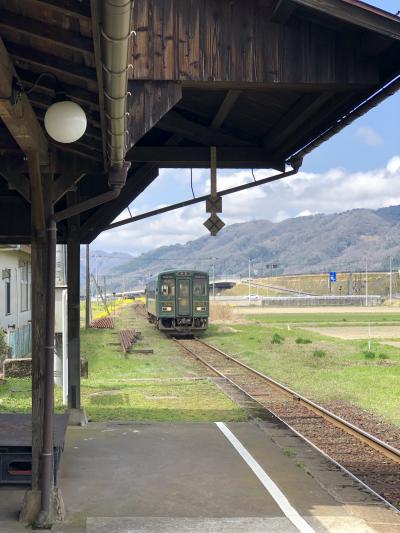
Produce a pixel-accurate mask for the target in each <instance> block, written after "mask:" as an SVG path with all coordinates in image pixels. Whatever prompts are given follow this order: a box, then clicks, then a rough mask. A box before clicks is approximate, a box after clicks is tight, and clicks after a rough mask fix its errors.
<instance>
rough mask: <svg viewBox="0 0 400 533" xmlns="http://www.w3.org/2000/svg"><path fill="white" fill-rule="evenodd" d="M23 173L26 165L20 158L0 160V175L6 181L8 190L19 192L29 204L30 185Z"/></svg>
mask: <svg viewBox="0 0 400 533" xmlns="http://www.w3.org/2000/svg"><path fill="white" fill-rule="evenodd" d="M25 172H26V164H25V161H23V160H22V158H21V157H18V158H16V157H8V158H3V159H2V164H1V170H0V174H1V175H2V176H3V178H4V179H5V180H6V181H7V183H8V188H9V189H11V190H15V191H17V192H19V194H20V195H21V196H22V197H23V198H24V199H25V200H26V201H27V202H30V199H31V191H30V183H29V180H28V178H27V177H26V176H25V174H24V173H25Z"/></svg>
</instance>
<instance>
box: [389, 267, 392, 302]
mask: <svg viewBox="0 0 400 533" xmlns="http://www.w3.org/2000/svg"><path fill="white" fill-rule="evenodd" d="M389 303H390V305H392V258H390V259H389Z"/></svg>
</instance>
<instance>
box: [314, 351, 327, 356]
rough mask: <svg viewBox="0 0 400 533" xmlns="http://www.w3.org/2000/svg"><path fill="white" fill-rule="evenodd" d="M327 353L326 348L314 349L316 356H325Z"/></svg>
mask: <svg viewBox="0 0 400 533" xmlns="http://www.w3.org/2000/svg"><path fill="white" fill-rule="evenodd" d="M325 355H326V351H325V350H314V351H313V356H314V357H320V358H321V357H325Z"/></svg>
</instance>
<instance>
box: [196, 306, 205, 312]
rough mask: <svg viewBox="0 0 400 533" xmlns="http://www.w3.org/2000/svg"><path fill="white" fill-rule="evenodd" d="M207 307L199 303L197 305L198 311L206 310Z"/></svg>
mask: <svg viewBox="0 0 400 533" xmlns="http://www.w3.org/2000/svg"><path fill="white" fill-rule="evenodd" d="M205 310H206V308H205V307H202V306H201V305H197V306H196V311H205Z"/></svg>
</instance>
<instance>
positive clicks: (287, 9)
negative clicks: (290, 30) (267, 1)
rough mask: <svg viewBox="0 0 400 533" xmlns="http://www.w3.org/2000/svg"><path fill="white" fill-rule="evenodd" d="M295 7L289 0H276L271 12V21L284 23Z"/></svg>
mask: <svg viewBox="0 0 400 533" xmlns="http://www.w3.org/2000/svg"><path fill="white" fill-rule="evenodd" d="M295 9H296V4H294V3H293V2H292V1H291V0H277V2H276V4H275V6H274V9H273V12H272V16H271V21H272V22H276V23H278V24H286V22H287V21H288V20H289V18H290V17H291V15H292V14H293V12H294V10H295Z"/></svg>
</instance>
